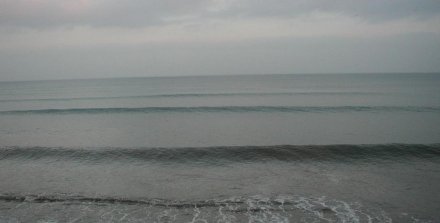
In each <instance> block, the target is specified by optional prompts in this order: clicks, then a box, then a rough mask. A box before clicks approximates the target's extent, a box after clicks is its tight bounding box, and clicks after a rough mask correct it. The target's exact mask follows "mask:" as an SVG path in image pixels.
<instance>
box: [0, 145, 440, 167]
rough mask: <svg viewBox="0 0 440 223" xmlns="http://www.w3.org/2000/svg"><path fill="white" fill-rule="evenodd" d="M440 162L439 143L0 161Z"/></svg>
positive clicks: (13, 152) (79, 152)
mask: <svg viewBox="0 0 440 223" xmlns="http://www.w3.org/2000/svg"><path fill="white" fill-rule="evenodd" d="M414 158H417V159H427V160H428V159H435V160H437V159H440V144H379V145H280V146H237V147H189V148H49V147H3V148H0V160H24V161H30V160H46V161H49V162H53V161H75V162H86V163H91V164H102V163H108V162H122V163H129V164H130V163H138V164H145V163H159V164H165V165H167V164H179V163H182V164H188V165H224V164H227V163H254V162H271V161H280V162H305V161H332V162H350V161H361V162H371V161H377V160H382V161H387V160H389V161H405V160H412V159H414Z"/></svg>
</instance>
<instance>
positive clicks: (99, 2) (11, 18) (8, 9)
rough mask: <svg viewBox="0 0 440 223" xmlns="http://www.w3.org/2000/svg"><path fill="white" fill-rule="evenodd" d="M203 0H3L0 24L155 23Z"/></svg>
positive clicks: (200, 4)
mask: <svg viewBox="0 0 440 223" xmlns="http://www.w3.org/2000/svg"><path fill="white" fill-rule="evenodd" d="M205 4H206V1H204V0H186V1H176V0H148V1H144V0H124V1H119V0H72V1H63V0H2V1H0V24H1V25H3V26H20V27H33V28H46V27H59V26H120V27H135V26H147V25H156V24H160V23H162V22H164V21H165V20H164V19H166V18H167V17H175V16H184V15H187V14H192V13H193V12H194V11H197V10H198V9H200V8H204V5H205Z"/></svg>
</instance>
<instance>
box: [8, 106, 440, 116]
mask: <svg viewBox="0 0 440 223" xmlns="http://www.w3.org/2000/svg"><path fill="white" fill-rule="evenodd" d="M164 112H168V113H191V112H200V113H201V112H204V113H214V112H233V113H244V112H288V113H306V112H312V113H326V112H330V113H339V112H431V113H432V112H434V113H439V112H440V107H427V106H195V107H135V108H124V107H115V108H66V109H37V110H12V111H0V114H6V115H7V114H10V115H11V114H60V115H61V114H112V113H164Z"/></svg>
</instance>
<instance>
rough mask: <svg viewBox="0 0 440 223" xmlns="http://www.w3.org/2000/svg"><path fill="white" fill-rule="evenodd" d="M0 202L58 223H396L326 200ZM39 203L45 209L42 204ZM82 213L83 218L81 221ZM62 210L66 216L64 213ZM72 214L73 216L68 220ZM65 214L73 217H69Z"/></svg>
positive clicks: (12, 198)
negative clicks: (133, 222)
mask: <svg viewBox="0 0 440 223" xmlns="http://www.w3.org/2000/svg"><path fill="white" fill-rule="evenodd" d="M0 201H3V202H7V203H6V204H3V205H5V206H10V207H11V208H10V209H13V210H16V209H22V210H25V211H26V210H27V211H29V212H31V213H34V212H35V209H37V210H39V211H41V210H42V209H43V210H44V211H45V213H46V214H47V213H57V215H55V216H54V217H55V219H58V218H60V217H61V218H60V222H67V220H70V221H72V219H73V220H78V219H81V218H83V219H87V221H90V220H92V221H90V222H95V221H103V220H104V221H106V222H107V221H108V222H114V221H115V220H116V221H118V220H117V219H119V221H120V220H121V219H135V220H136V222H153V221H154V222H156V221H155V220H157V219H159V220H161V219H162V220H166V222H311V221H313V222H323V221H325V222H371V220H372V219H374V220H377V221H378V222H391V221H392V219H391V218H390V217H389V216H388V215H387V213H385V212H384V211H382V210H380V209H376V208H375V209H370V208H366V207H363V206H362V205H360V204H359V203H350V202H346V201H342V200H336V199H328V198H326V197H324V196H322V197H304V196H297V195H277V196H273V197H266V196H261V195H255V196H236V197H230V198H226V199H210V200H200V201H198V200H193V201H191V200H190V201H185V200H183V201H182V200H164V199H128V198H122V197H87V196H72V195H70V196H69V195H60V194H55V195H13V194H3V195H2V194H0ZM16 203H20V204H18V205H17V204H16ZM24 203H26V204H25V205H24ZM38 203H42V205H44V206H43V207H42V206H39V205H38ZM61 207H62V208H61ZM78 207H79V209H78ZM109 208H110V210H109ZM115 209H116V210H117V211H115ZM78 210H79V211H80V213H81V214H82V215H83V216H79V217H78ZM60 212H62V213H63V214H61V215H60V214H59V213H60ZM13 213H14V212H13ZM72 213H73V216H69V215H70V214H72ZM66 215H67V216H69V217H68V218H65V216H66ZM51 217H52V216H51ZM54 217H52V219H53V218H54ZM32 219H34V218H32ZM0 220H2V219H1V218H0ZM72 222H73V221H72ZM159 222H160V221H159Z"/></svg>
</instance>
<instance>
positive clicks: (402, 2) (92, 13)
mask: <svg viewBox="0 0 440 223" xmlns="http://www.w3.org/2000/svg"><path fill="white" fill-rule="evenodd" d="M439 12H440V1H438V0H417V1H415V0H387V1H383V0H368V1H352V0H335V1H328V0H296V1H292V0H275V1H263V0H186V1H181V0H124V1H120V0H74V1H73V0H72V1H71V0H68V1H63V0H2V1H0V25H2V26H20V27H32V28H47V27H59V26H98V27H99V26H112V27H133V26H151V25H161V24H164V23H167V24H168V23H178V22H182V21H188V20H191V21H198V22H201V21H203V20H209V19H213V18H216V19H237V18H267V17H272V18H273V17H276V18H278V17H281V18H286V17H296V16H303V15H306V14H310V13H327V14H341V15H344V16H350V17H358V18H361V19H365V20H367V21H373V22H374V21H376V22H377V21H384V20H389V19H399V18H405V17H414V18H428V17H430V16H435V15H438V14H439Z"/></svg>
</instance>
